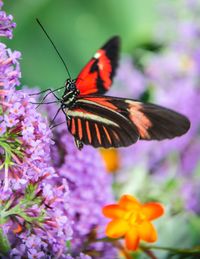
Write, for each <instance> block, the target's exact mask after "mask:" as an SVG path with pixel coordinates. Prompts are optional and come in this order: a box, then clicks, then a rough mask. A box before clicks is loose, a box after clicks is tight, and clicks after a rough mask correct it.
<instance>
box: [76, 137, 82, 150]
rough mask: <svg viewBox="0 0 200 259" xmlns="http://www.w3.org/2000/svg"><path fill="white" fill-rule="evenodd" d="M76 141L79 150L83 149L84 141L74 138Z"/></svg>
mask: <svg viewBox="0 0 200 259" xmlns="http://www.w3.org/2000/svg"><path fill="white" fill-rule="evenodd" d="M74 142H75V144H76V146H77V148H78V149H79V150H81V149H82V148H83V142H82V141H80V140H79V139H77V138H74Z"/></svg>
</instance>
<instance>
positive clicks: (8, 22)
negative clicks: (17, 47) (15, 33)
mask: <svg viewBox="0 0 200 259" xmlns="http://www.w3.org/2000/svg"><path fill="white" fill-rule="evenodd" d="M2 5H3V2H2V1H0V37H7V38H9V39H11V38H12V29H13V28H15V27H16V24H15V23H14V22H13V21H12V20H13V17H12V15H7V14H6V13H5V12H4V11H1V7H2Z"/></svg>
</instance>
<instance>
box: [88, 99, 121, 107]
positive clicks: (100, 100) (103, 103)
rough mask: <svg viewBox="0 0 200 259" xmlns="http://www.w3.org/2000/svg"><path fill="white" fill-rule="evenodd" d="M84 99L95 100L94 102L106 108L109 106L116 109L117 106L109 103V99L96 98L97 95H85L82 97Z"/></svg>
mask: <svg viewBox="0 0 200 259" xmlns="http://www.w3.org/2000/svg"><path fill="white" fill-rule="evenodd" d="M84 99H85V100H88V101H91V102H95V103H96V104H99V105H102V106H105V107H107V108H110V109H112V110H117V106H115V105H114V104H112V103H110V102H109V100H107V99H104V98H102V97H101V98H98V97H91V98H90V97H86V98H84Z"/></svg>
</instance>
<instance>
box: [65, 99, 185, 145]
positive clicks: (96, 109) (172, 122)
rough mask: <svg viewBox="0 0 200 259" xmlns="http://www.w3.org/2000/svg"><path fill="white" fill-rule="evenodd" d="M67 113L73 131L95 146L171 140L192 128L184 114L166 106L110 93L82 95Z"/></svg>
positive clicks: (73, 133)
mask: <svg viewBox="0 0 200 259" xmlns="http://www.w3.org/2000/svg"><path fill="white" fill-rule="evenodd" d="M66 113H67V116H68V117H69V118H70V119H68V129H69V131H70V132H71V134H72V135H73V136H74V137H75V138H76V139H78V140H80V141H81V142H83V143H84V144H86V145H87V144H88V145H92V146H94V147H105V148H109V147H126V146H129V145H131V144H133V143H135V142H136V141H137V140H138V139H145V140H152V139H157V140H162V139H166V138H169V139H171V138H174V137H176V136H181V135H183V134H184V133H186V132H187V131H188V129H189V127H190V123H189V120H188V119H187V118H186V117H185V116H183V115H181V114H179V113H177V112H174V111H172V110H169V109H167V108H164V107H161V106H158V105H154V104H144V103H141V102H139V101H134V100H131V99H123V98H113V97H108V96H85V97H84V98H81V97H80V98H78V99H77V101H76V105H75V106H74V107H73V108H71V109H68V110H67V111H66Z"/></svg>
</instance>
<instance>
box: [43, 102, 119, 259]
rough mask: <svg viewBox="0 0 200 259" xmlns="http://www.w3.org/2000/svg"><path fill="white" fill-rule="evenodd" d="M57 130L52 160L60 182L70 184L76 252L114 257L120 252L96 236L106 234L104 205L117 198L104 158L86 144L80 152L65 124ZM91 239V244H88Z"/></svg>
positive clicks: (57, 121)
mask: <svg viewBox="0 0 200 259" xmlns="http://www.w3.org/2000/svg"><path fill="white" fill-rule="evenodd" d="M56 109H57V108H55V106H52V107H51V108H49V107H48V111H49V112H50V117H53V115H54V113H55V110H56ZM63 120H65V116H64V114H62V113H60V114H59V115H58V117H57V120H56V122H55V123H56V124H57V123H59V122H62V121H63ZM53 133H54V141H55V145H54V146H52V157H53V160H52V161H53V166H54V168H55V170H56V172H57V173H58V175H59V178H58V182H59V181H60V180H59V179H62V178H64V179H66V180H67V181H68V183H69V190H70V201H69V208H68V207H67V208H66V214H67V215H68V217H69V218H70V219H71V221H72V222H74V224H73V226H72V228H73V236H72V240H71V249H72V255H74V256H76V255H77V254H78V253H80V252H81V251H82V252H85V251H89V252H90V253H89V254H91V255H92V254H96V256H94V258H105V259H106V258H114V257H115V256H116V251H115V249H114V248H112V246H111V245H110V244H105V243H100V242H97V243H95V239H96V238H100V237H104V227H105V224H106V223H107V220H106V219H105V218H104V217H103V215H102V212H101V210H102V207H103V206H104V205H105V204H107V203H109V202H111V201H112V200H113V196H112V190H111V178H110V175H109V174H108V173H107V172H106V170H105V167H104V164H103V161H102V158H101V156H100V154H99V152H98V151H97V150H95V149H94V148H92V147H88V146H85V147H84V149H83V150H82V151H81V152H80V151H79V150H78V149H77V148H76V146H75V144H74V140H73V137H72V136H71V135H70V134H69V133H68V130H67V126H66V125H65V124H63V125H60V126H58V127H56V128H55V129H54V132H53ZM54 161H55V162H54ZM102 190H103V191H102ZM87 242H88V244H89V245H87V246H85V245H84V244H86V243H87ZM80 258H82V257H80ZM84 258H85V257H84Z"/></svg>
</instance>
